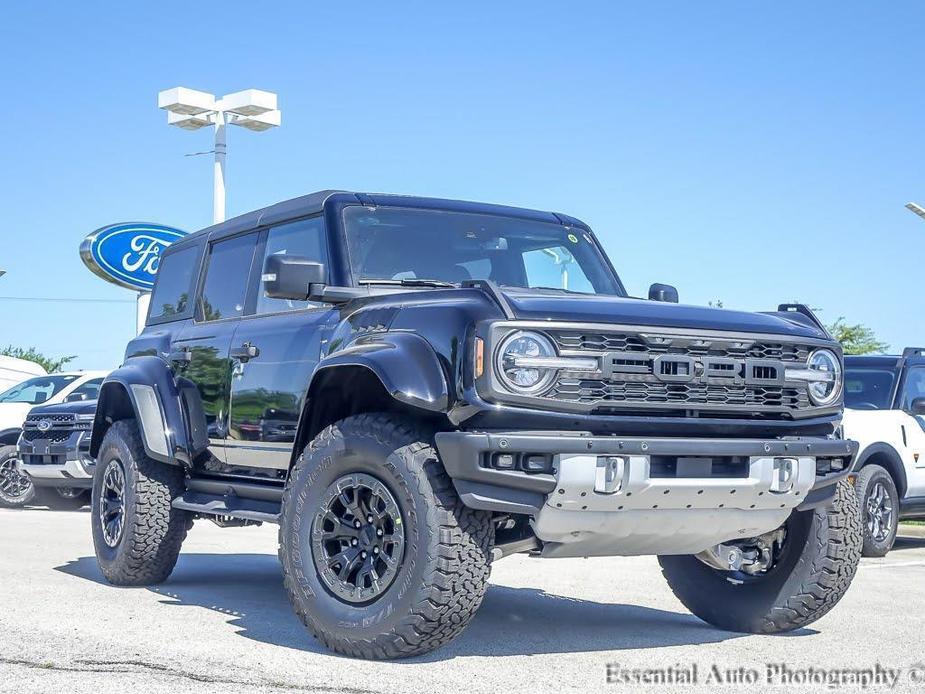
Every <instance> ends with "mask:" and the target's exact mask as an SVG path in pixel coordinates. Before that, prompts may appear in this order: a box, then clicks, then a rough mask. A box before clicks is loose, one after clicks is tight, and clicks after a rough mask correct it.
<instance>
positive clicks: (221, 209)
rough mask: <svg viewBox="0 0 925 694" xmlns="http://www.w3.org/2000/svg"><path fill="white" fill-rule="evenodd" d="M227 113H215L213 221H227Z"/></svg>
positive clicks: (215, 222) (214, 222)
mask: <svg viewBox="0 0 925 694" xmlns="http://www.w3.org/2000/svg"><path fill="white" fill-rule="evenodd" d="M226 149H227V148H226V146H225V114H224V113H222V112H221V111H219V112H218V113H216V114H215V163H214V164H213V172H214V173H213V181H212V223H213V224H218V223H219V222H224V221H225V152H226Z"/></svg>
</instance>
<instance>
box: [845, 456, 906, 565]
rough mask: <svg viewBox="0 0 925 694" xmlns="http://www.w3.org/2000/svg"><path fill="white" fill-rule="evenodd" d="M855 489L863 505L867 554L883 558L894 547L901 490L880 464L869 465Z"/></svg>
mask: <svg viewBox="0 0 925 694" xmlns="http://www.w3.org/2000/svg"><path fill="white" fill-rule="evenodd" d="M854 488H855V489H856V490H857V494H858V503H859V504H860V505H861V524H862V527H863V530H864V548H863V550H862V552H863V555H864V556H865V557H883V556H886V553H887V552H889V551H890V550H891V549H892V548H893V543H894V542H895V541H896V532H897V531H898V530H899V493H898V492H897V491H896V484H895V483H894V482H893V478H892V477H890V473H889V472H887V471H886V470H885V469H883V468H882V467H880V466H879V465H866V466H864V468H862V469H861V472H860V474H858V479H857V482H855V485H854Z"/></svg>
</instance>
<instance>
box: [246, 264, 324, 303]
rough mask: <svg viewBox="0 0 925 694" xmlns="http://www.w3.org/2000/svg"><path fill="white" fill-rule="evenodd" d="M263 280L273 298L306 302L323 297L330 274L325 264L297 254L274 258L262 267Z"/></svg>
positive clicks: (266, 290)
mask: <svg viewBox="0 0 925 694" xmlns="http://www.w3.org/2000/svg"><path fill="white" fill-rule="evenodd" d="M261 279H262V280H263V289H264V291H265V292H266V293H267V296H268V297H270V298H271V299H290V300H292V301H305V300H306V299H313V298H318V297H320V296H321V294H322V292H323V291H324V285H325V283H326V282H327V271H326V270H325V267H324V263H319V262H316V261H314V260H309V259H308V258H303V257H301V256H298V255H271V256H267V259H266V261H265V262H264V264H263V277H262V278H261Z"/></svg>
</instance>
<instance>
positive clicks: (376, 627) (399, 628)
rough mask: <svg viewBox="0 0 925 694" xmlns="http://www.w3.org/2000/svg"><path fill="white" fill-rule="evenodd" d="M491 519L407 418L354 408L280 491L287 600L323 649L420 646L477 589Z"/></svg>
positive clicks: (315, 444) (483, 578) (448, 631)
mask: <svg viewBox="0 0 925 694" xmlns="http://www.w3.org/2000/svg"><path fill="white" fill-rule="evenodd" d="M493 538H494V526H493V525H492V523H491V515H490V514H489V513H486V512H481V511H473V510H472V509H469V508H466V507H465V506H463V504H462V502H461V501H460V500H459V497H458V496H457V494H456V490H455V488H454V487H453V483H452V481H451V480H450V478H449V477H448V476H447V474H446V471H445V470H444V469H443V465H442V464H441V463H440V460H439V458H438V457H437V452H436V451H435V450H434V448H433V447H432V446H431V444H430V443H429V437H428V436H427V435H425V434H424V433H422V432H420V431H418V430H417V428H416V427H415V426H414V424H413V423H412V422H409V421H407V420H403V419H401V418H398V417H395V416H391V415H385V414H376V415H359V416H355V417H349V418H347V419H344V420H341V421H340V422H338V423H337V424H334V425H333V426H330V427H328V428H327V429H325V430H324V431H322V432H321V433H320V434H319V435H318V436H317V437H316V438H315V440H314V441H312V442H311V444H309V446H307V447H306V449H305V451H304V453H303V454H302V456H301V457H300V459H299V461H298V462H297V463H296V466H295V468H294V469H293V471H292V474H291V475H290V477H289V482H288V484H287V486H286V491H285V494H284V496H283V510H282V515H281V518H280V550H279V552H280V560H281V561H282V565H283V575H284V577H285V583H286V589H287V591H288V593H289V599H290V601H291V602H292V605H293V607H294V608H295V611H296V613H297V614H298V616H299V618H300V619H301V620H302V622H303V623H304V624H305V626H306V627H308V629H309V631H310V632H311V633H312V634H313V635H314V636H315V637H316V638H317V639H318V640H319V641H321V642H322V643H324V644H325V645H326V646H327V647H328V648H331V649H332V650H335V651H338V652H340V653H344V654H346V655H350V656H354V657H360V658H374V659H384V658H403V657H408V656H414V655H420V654H422V653H427V652H429V651H432V650H434V649H436V648H438V647H440V646H442V645H443V644H445V643H447V642H449V641H450V640H452V639H453V638H454V637H455V636H456V635H457V634H459V633H460V632H461V631H462V630H463V629H464V628H465V627H466V625H467V624H468V623H469V620H470V619H471V618H472V617H473V615H474V614H475V612H476V610H477V609H478V607H479V605H480V604H481V602H482V598H483V596H484V595H485V590H486V588H487V584H488V575H489V572H490V558H491V546H492V542H493Z"/></svg>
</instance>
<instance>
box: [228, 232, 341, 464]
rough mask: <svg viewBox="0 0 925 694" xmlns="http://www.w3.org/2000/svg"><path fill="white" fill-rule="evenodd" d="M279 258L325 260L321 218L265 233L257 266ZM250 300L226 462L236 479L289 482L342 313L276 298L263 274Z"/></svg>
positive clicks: (240, 336)
mask: <svg viewBox="0 0 925 694" xmlns="http://www.w3.org/2000/svg"><path fill="white" fill-rule="evenodd" d="M274 254H286V255H298V256H302V257H306V258H310V259H312V260H316V261H318V262H321V263H326V262H327V251H326V243H325V231H324V221H323V219H322V218H321V217H320V216H317V217H311V218H308V219H303V220H298V221H295V222H288V223H285V224H280V225H277V226H273V227H270V228H269V229H266V230H264V231H263V233H262V234H261V242H260V246H259V249H258V253H257V257H258V262H257V263H256V265H257V266H259V268H261V269H262V267H263V262H264V259H265V258H266V257H267V256H269V255H274ZM259 274H260V272H259V271H258V272H257V273H255V275H259ZM252 303H253V309H250V308H249V309H248V312H249V313H251V314H252V315H249V316H248V317H246V318H245V319H243V320H242V321H241V322H240V323H239V324H238V326H237V329H236V331H235V335H234V340H233V344H232V357H233V358H232V362H233V365H232V372H233V375H232V379H231V422H230V425H229V430H228V438H227V441H226V446H227V447H226V451H227V463H228V466H229V472H232V473H233V474H236V475H243V476H248V477H262V478H270V479H283V478H284V477H285V474H286V471H287V470H288V468H289V460H290V455H291V453H292V446H293V442H294V441H295V435H296V429H297V427H298V423H299V416H300V414H301V412H302V405H303V404H304V397H305V391H306V388H307V386H308V381H309V378H310V377H311V374H312V371H313V370H314V368H315V365H316V364H317V363H318V360H319V358H320V355H321V348H322V342H323V340H324V339H325V337H326V334H327V330H328V326H331V325H333V323H334V320H335V313H336V312H335V311H334V310H333V309H332V307H331V306H330V305H328V304H320V303H313V302H309V301H289V300H284V299H271V298H269V297H267V296H266V295H265V294H264V291H263V287H262V286H261V285H260V282H259V277H254V287H253V302H252ZM235 355H237V356H235ZM251 355H253V356H251Z"/></svg>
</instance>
